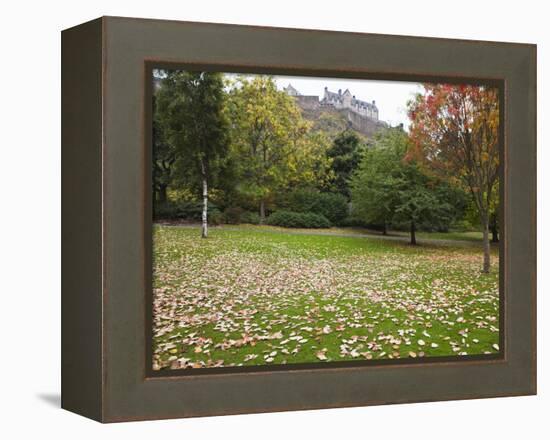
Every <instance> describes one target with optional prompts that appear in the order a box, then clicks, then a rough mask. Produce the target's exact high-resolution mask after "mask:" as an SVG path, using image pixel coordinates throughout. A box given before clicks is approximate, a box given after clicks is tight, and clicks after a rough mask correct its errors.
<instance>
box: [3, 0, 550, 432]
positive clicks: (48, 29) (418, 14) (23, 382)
mask: <svg viewBox="0 0 550 440" xmlns="http://www.w3.org/2000/svg"><path fill="white" fill-rule="evenodd" d="M544 8H545V2H541V1H531V0H524V1H522V2H510V3H506V2H505V1H504V0H500V1H479V0H475V1H471V0H461V1H454V2H442V1H441V0H440V1H437V2H436V1H434V2H433V3H431V2H427V1H421V0H413V1H411V0H404V1H398V0H393V1H390V2H384V1H383V2H370V1H365V0H362V1H347V0H334V1H331V2H329V1H325V2H321V1H320V0H316V1H311V2H309V1H301V2H299V1H296V0H294V1H287V0H271V1H268V2H266V1H254V2H252V1H250V2H246V1H239V0H231V1H229V0H225V1H223V0H220V1H213V0H204V1H202V2H197V1H194V2H191V1H187V2H185V1H164V0H155V1H141V0H131V1H130V0H127V1H117V0H108V1H107V0H94V1H87V2H78V1H73V2H61V1H53V0H50V1H26V0H17V1H14V2H4V3H3V5H2V8H1V25H0V33H1V38H0V45H1V52H0V54H1V55H0V60H1V61H0V62H1V65H2V68H1V69H0V76H1V82H0V84H1V93H0V112H1V115H0V126H1V127H2V136H1V137H0V139H1V140H0V147H1V151H2V154H1V156H0V157H1V166H0V191H1V192H2V197H1V198H0V203H1V205H0V206H1V211H0V212H1V215H0V222H1V227H0V231H1V232H0V233H1V236H0V237H1V238H0V258H1V259H2V261H1V262H0V268H1V273H2V275H1V276H0V298H1V301H0V326H1V332H0V335H1V336H0V341H1V348H0V353H1V361H0V381H1V383H0V402H1V405H2V406H3V409H2V410H1V413H0V414H1V415H0V433H1V434H0V436H2V437H3V438H43V437H46V438H57V439H60V438H62V439H64V438H79V439H97V438H100V436H101V438H103V439H108V438H120V437H121V436H123V437H124V438H130V439H141V438H148V439H151V438H158V439H164V438H168V439H172V438H183V439H191V438H202V439H209V438H216V439H225V438H262V439H278V440H281V439H298V438H301V439H322V438H340V439H345V438H397V437H403V438H407V439H416V438H422V439H426V438H445V439H449V440H450V439H455V438H456V439H459V438H460V439H462V438H464V437H469V438H476V439H477V438H479V439H488V438H499V439H503V438H529V437H531V438H543V436H544V434H543V432H544V433H545V434H546V435H545V436H544V437H546V436H548V431H550V423H549V421H548V420H549V418H548V407H550V405H549V403H550V398H549V397H548V395H549V393H550V385H549V375H548V363H547V362H546V361H547V360H548V350H547V349H548V332H549V324H548V322H549V321H548V319H547V317H548V312H549V310H548V304H549V302H548V299H547V298H546V296H547V294H548V293H549V290H550V274H549V272H548V270H546V271H545V267H544V263H548V261H549V252H548V248H549V247H550V237H549V235H550V234H549V231H550V228H549V227H548V226H547V225H548V223H549V208H548V200H549V199H548V192H549V191H550V172H549V168H550V158H549V153H548V149H547V148H543V147H544V146H545V144H547V141H548V136H549V134H548V133H549V128H548V127H549V126H548V123H549V122H550V113H549V106H548V104H547V103H548V102H550V96H549V87H550V86H549V82H548V75H549V70H550V67H549V64H548V63H549V60H550V38H549V31H548V27H549V25H548V11H546V12H545V11H544ZM101 15H121V16H136V17H150V18H166V19H176V20H194V21H210V22H224V23H239V24H258V25H267V26H285V27H301V28H318V29H332V30H340V31H356V32H375V33H389V34H402V35H422V36H434V37H451V38H466V39H481V40H501V41H517V42H528V43H537V44H538V45H539V46H538V50H539V52H538V59H539V61H538V62H539V66H538V68H539V75H538V78H539V83H538V90H539V113H538V127H539V129H538V130H539V131H538V139H539V153H538V158H539V159H538V160H539V191H538V194H539V205H538V206H539V219H538V225H539V231H538V234H539V235H538V237H539V268H538V269H539V272H538V273H539V284H538V291H539V297H538V298H539V300H538V304H539V320H538V322H539V345H538V348H539V396H537V397H518V398H501V399H486V400H477V401H462V402H445V403H424V404H409V405H392V406H380V407H369V408H353V409H335V410H321V411H306V412H292V413H276V414H261V415H244V416H226V417H216V418H202V419H191V420H172V421H157V422H139V423H126V424H115V425H107V426H102V425H100V424H98V423H95V422H91V421H88V420H86V419H84V418H82V417H79V416H76V415H74V414H71V413H68V412H65V411H63V410H61V409H59V408H58V405H59V402H58V399H59V388H60V378H59V368H60V361H59V358H60V342H59V339H60V31H61V29H63V28H67V27H70V26H73V25H76V24H79V23H81V22H84V21H87V20H90V19H92V18H96V17H98V16H101ZM545 75H546V78H545ZM545 123H546V124H547V125H544V124H545ZM546 146H547V145H546ZM545 202H546V203H545ZM544 226H546V229H545V230H543V229H542V228H543V227H544ZM546 269H547V268H546ZM544 314H546V317H544ZM545 405H547V408H546V409H545V408H544V406H545ZM10 431H11V435H10V434H8V435H5V434H7V433H8V432H10ZM537 431H539V433H538V434H536V432H537ZM546 438H547V437H546Z"/></svg>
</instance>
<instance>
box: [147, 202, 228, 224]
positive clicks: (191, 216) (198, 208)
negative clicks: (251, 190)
mask: <svg viewBox="0 0 550 440" xmlns="http://www.w3.org/2000/svg"><path fill="white" fill-rule="evenodd" d="M208 213H209V215H208V217H209V218H208V221H209V222H210V221H215V220H212V215H214V216H217V215H218V214H221V212H220V210H219V209H218V207H217V206H216V205H214V204H213V203H210V202H209V203H208ZM201 216H202V202H195V201H178V202H174V201H167V202H165V203H157V205H156V206H155V211H154V218H155V220H176V219H177V220H186V221H194V222H198V221H200V220H201ZM216 218H219V217H216Z"/></svg>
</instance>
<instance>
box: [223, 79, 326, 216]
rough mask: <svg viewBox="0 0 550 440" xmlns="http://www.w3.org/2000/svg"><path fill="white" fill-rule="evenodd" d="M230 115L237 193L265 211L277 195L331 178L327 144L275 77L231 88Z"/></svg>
mask: <svg viewBox="0 0 550 440" xmlns="http://www.w3.org/2000/svg"><path fill="white" fill-rule="evenodd" d="M227 114H228V115H229V118H230V119H231V127H232V130H231V138H232V149H231V155H232V158H233V163H234V164H235V166H236V176H237V181H238V185H237V190H238V191H239V192H240V193H241V194H242V195H243V196H245V197H246V198H248V199H249V200H253V201H254V203H256V206H259V207H260V211H261V212H262V213H264V212H265V209H266V205H268V204H269V203H271V202H272V199H273V197H274V195H275V194H276V193H277V192H279V191H283V190H286V189H287V188H289V187H292V186H295V185H298V184H303V183H312V182H315V183H317V182H318V181H319V180H322V179H324V178H325V176H327V172H326V168H327V163H328V161H327V158H326V148H328V140H327V139H326V137H325V136H323V135H322V134H318V133H312V132H311V123H310V122H308V121H306V120H305V119H304V118H303V117H302V115H301V112H300V109H299V108H298V107H297V105H296V103H295V102H294V99H293V98H292V97H290V96H288V95H287V94H286V93H285V92H284V91H279V90H277V87H276V85H275V82H274V81H273V79H272V78H271V77H266V76H257V77H254V78H253V79H249V78H246V77H240V78H239V79H238V80H237V82H236V83H235V84H230V91H229V97H228V104H227Z"/></svg>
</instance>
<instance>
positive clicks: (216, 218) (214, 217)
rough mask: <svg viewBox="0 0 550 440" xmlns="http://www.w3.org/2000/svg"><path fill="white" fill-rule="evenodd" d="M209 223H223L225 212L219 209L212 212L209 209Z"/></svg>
mask: <svg viewBox="0 0 550 440" xmlns="http://www.w3.org/2000/svg"><path fill="white" fill-rule="evenodd" d="M207 219H208V224H209V225H214V226H216V225H220V224H222V223H223V220H224V219H223V214H222V213H221V212H220V211H218V210H217V209H214V210H212V212H210V211H208V217H207Z"/></svg>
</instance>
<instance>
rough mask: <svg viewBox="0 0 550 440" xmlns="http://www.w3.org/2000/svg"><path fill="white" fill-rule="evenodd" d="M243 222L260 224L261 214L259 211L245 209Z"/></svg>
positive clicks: (242, 217) (242, 216)
mask: <svg viewBox="0 0 550 440" xmlns="http://www.w3.org/2000/svg"><path fill="white" fill-rule="evenodd" d="M241 223H250V224H252V225H259V224H260V214H258V213H257V212H250V211H243V213H242V214H241Z"/></svg>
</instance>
